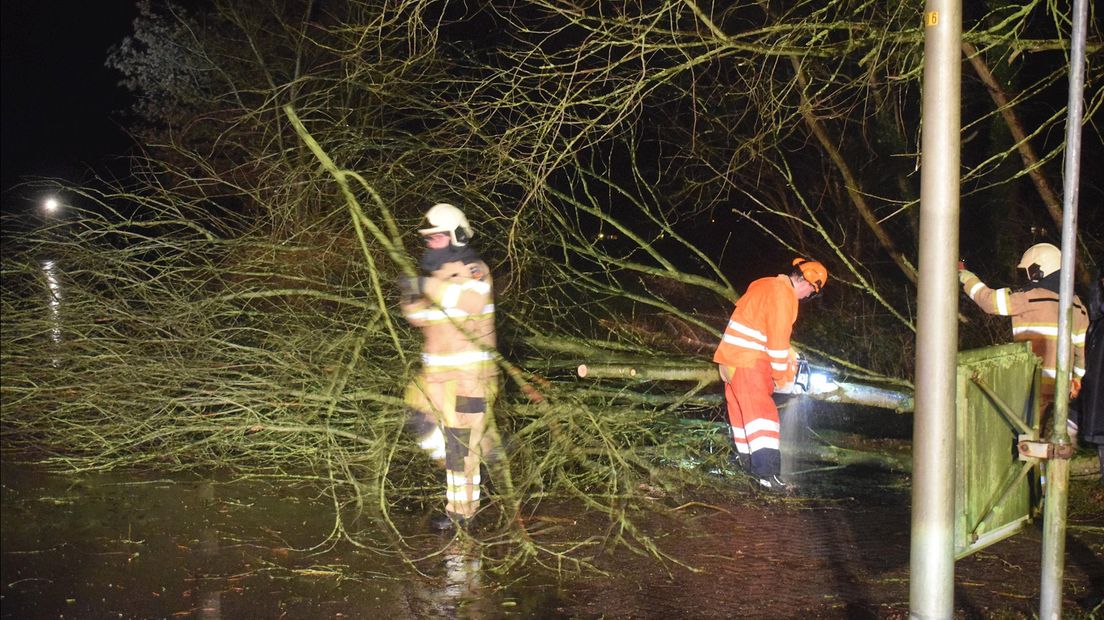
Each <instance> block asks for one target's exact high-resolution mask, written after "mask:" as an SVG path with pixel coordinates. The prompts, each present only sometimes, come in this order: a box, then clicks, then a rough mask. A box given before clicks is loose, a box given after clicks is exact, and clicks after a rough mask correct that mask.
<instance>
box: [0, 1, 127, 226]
mask: <svg viewBox="0 0 1104 620" xmlns="http://www.w3.org/2000/svg"><path fill="white" fill-rule="evenodd" d="M0 10H2V18H3V19H2V26H3V38H2V39H0V42H2V46H3V71H2V73H0V77H2V82H3V90H2V95H3V134H2V142H3V186H2V187H3V190H4V194H3V210H4V212H11V211H15V210H22V209H25V208H28V207H29V206H31V205H32V204H33V202H34V200H35V199H34V198H33V197H32V196H30V195H28V193H27V192H26V191H20V190H18V189H17V190H12V189H11V188H12V186H13V185H15V184H17V183H19V182H20V181H22V180H24V178H26V177H34V176H39V177H61V178H64V179H66V180H68V181H80V180H81V179H85V178H88V176H89V174H90V173H89V170H90V169H95V170H103V169H105V166H107V165H108V162H110V160H111V156H112V155H117V154H120V153H124V152H125V151H126V150H127V149H128V144H129V142H128V139H127V137H126V135H125V133H124V132H123V130H122V129H121V127H120V125H121V120H122V118H123V113H124V112H125V110H126V108H127V107H128V105H129V104H128V97H127V93H126V91H125V90H123V89H122V88H121V87H119V86H117V83H118V81H119V79H120V76H119V74H118V73H116V72H115V71H113V70H111V69H108V68H107V67H106V66H104V61H105V59H106V58H107V50H108V48H109V47H111V46H112V45H113V44H115V43H118V42H119V41H121V40H122V39H123V37H125V36H126V35H127V34H128V33H129V32H130V29H131V22H132V21H133V19H134V17H135V16H136V14H137V10H136V8H135V6H134V2H133V0H64V1H51V0H40V1H35V0H4V1H3V2H0Z"/></svg>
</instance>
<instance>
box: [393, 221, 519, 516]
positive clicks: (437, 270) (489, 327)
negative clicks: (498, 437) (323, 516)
mask: <svg viewBox="0 0 1104 620" xmlns="http://www.w3.org/2000/svg"><path fill="white" fill-rule="evenodd" d="M426 222H427V226H426V227H424V228H422V229H420V230H419V231H418V232H419V233H420V234H421V236H422V239H423V240H424V242H425V251H424V253H423V254H422V257H421V260H420V261H419V271H420V273H421V275H420V277H418V278H404V279H403V280H402V288H403V300H402V310H403V315H404V316H405V317H406V319H407V320H408V321H409V322H410V323H411V324H412V325H414V326H416V327H418V328H420V329H421V330H422V334H423V336H424V343H423V347H422V369H421V372H420V374H419V376H418V377H417V378H416V379H415V380H414V381H413V382H412V383H411V384H410V386H409V387H408V388H407V391H406V402H407V405H408V406H409V407H410V410H411V417H410V422H409V423H408V428H409V429H411V430H412V431H413V432H414V434H415V435H416V436H417V438H418V442H419V445H420V446H421V447H422V448H423V449H425V450H426V451H427V452H429V453H430V455H431V456H433V457H434V458H437V459H442V460H443V461H444V465H445V472H446V478H447V482H446V505H445V514H444V515H439V516H438V517H436V518H434V519H433V523H432V525H433V527H435V528H436V529H448V528H452V527H462V528H463V527H467V526H468V525H469V524H470V522H471V520H472V519H473V518H474V517H475V514H476V511H477V510H478V508H479V495H480V483H481V480H480V462H481V461H482V460H483V456H484V454H485V452H487V451H488V450H489V448H490V446H492V445H493V444H494V442H493V441H492V437H491V435H492V433H491V432H488V420H489V416H490V415H491V414H490V411H491V404H492V403H493V401H494V396H495V393H496V391H497V376H498V366H497V364H496V363H495V357H496V353H495V327H494V295H493V291H492V281H491V273H490V270H489V269H488V268H487V264H486V263H484V262H483V260H482V259H481V258H480V257H479V255H478V254H476V252H475V250H474V249H472V247H471V246H470V245H469V241H470V240H471V238H472V228H471V225H470V224H469V223H468V219H467V217H465V216H464V213H463V212H461V211H460V209H458V208H456V207H455V206H453V205H450V204H445V203H442V204H436V205H433V207H431V208H430V209H429V211H427V212H426Z"/></svg>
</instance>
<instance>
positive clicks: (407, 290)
mask: <svg viewBox="0 0 1104 620" xmlns="http://www.w3.org/2000/svg"><path fill="white" fill-rule="evenodd" d="M399 290H401V291H402V298H403V303H412V302H414V301H417V300H418V298H419V297H421V296H422V278H418V277H411V276H402V277H400V278H399Z"/></svg>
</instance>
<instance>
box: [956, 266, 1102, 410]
mask: <svg viewBox="0 0 1104 620" xmlns="http://www.w3.org/2000/svg"><path fill="white" fill-rule="evenodd" d="M962 289H963V290H964V291H966V294H967V295H969V296H970V299H972V300H974V303H976V304H977V305H978V307H979V308H981V309H982V310H983V311H985V312H987V313H988V314H995V315H999V316H1008V317H1012V340H1013V341H1014V342H1030V343H1031V350H1032V351H1034V352H1035V355H1038V356H1039V359H1041V360H1042V374H1043V391H1044V393H1053V392H1054V381H1055V378H1056V377H1057V376H1058V372H1057V360H1058V293H1055V292H1054V291H1050V290H1047V289H1045V288H1029V289H1026V290H1022V291H1013V290H1012V289H1008V288H1001V289H996V290H993V289H991V288H989V287H988V286H986V285H985V283H984V282H982V281H981V279H980V278H978V277H977V276H976V275H974V274H972V273H971V274H968V275H966V277H965V280H964V282H963V283H962ZM1072 315H1073V325H1072V326H1071V330H1070V334H1071V336H1072V338H1071V340H1072V345H1073V347H1072V349H1073V360H1072V361H1073V363H1072V364H1071V365H1072V366H1073V376H1074V377H1078V378H1081V377H1083V376H1085V333H1086V332H1087V331H1088V328H1089V317H1088V315H1087V314H1086V313H1085V306H1084V305H1082V304H1081V300H1080V299H1079V298H1078V297H1077V296H1076V295H1074V296H1073V313H1072Z"/></svg>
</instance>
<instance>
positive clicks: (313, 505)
mask: <svg viewBox="0 0 1104 620" xmlns="http://www.w3.org/2000/svg"><path fill="white" fill-rule="evenodd" d="M2 482H3V484H2V493H3V495H2V505H0V549H2V559H3V565H2V572H3V583H2V584H0V587H2V590H0V610H2V611H0V615H2V616H3V617H4V618H202V619H204V620H218V619H222V618H377V617H378V618H388V619H389V618H510V617H525V618H533V617H539V618H555V617H563V614H561V613H558V612H557V606H558V601H559V600H560V599H559V594H558V586H557V585H556V583H555V581H554V579H553V578H551V577H548V576H540V577H538V576H533V575H510V576H507V577H499V576H496V575H492V574H490V573H488V572H487V571H485V570H484V569H483V567H482V564H481V560H480V558H479V557H478V555H474V554H472V553H470V552H469V551H467V550H465V549H463V548H461V547H460V546H458V545H457V544H456V543H452V544H449V538H448V537H445V536H435V535H426V536H424V537H416V538H415V539H413V544H415V545H421V546H424V553H418V554H416V555H417V557H425V556H431V557H428V559H425V560H421V561H419V562H418V563H417V564H416V568H417V570H415V569H414V568H412V567H411V566H409V565H407V564H405V563H403V562H402V560H400V559H399V558H398V557H394V556H389V555H382V554H379V553H373V552H370V551H362V550H358V549H355V548H353V547H352V546H351V545H349V544H347V543H341V544H338V545H336V546H334V547H331V546H330V545H329V544H327V543H325V541H326V538H327V536H328V534H329V532H330V531H331V530H332V529H333V525H334V523H333V506H332V504H331V503H330V501H329V499H328V498H326V497H319V496H318V494H317V490H316V489H314V488H308V485H304V484H301V483H300V484H295V483H287V484H284V483H275V482H264V481H237V482H219V481H212V480H188V479H183V480H169V479H156V478H153V477H142V476H139V475H127V474H87V475H81V476H77V477H66V476H56V475H49V474H45V473H43V472H41V471H39V470H37V469H35V468H33V467H29V466H24V465H12V464H7V463H5V464H4V465H3V470H2ZM399 518H400V519H401V518H403V517H401V516H400V517H399ZM406 518H408V519H409V520H410V522H409V523H399V524H398V525H400V528H402V529H403V531H415V530H414V528H416V527H418V523H417V522H418V521H420V520H421V519H422V517H421V516H411V517H406ZM319 545H323V546H321V547H319ZM418 551H422V550H421V549H419V550H418ZM435 552H436V553H435ZM411 555H415V554H411Z"/></svg>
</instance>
